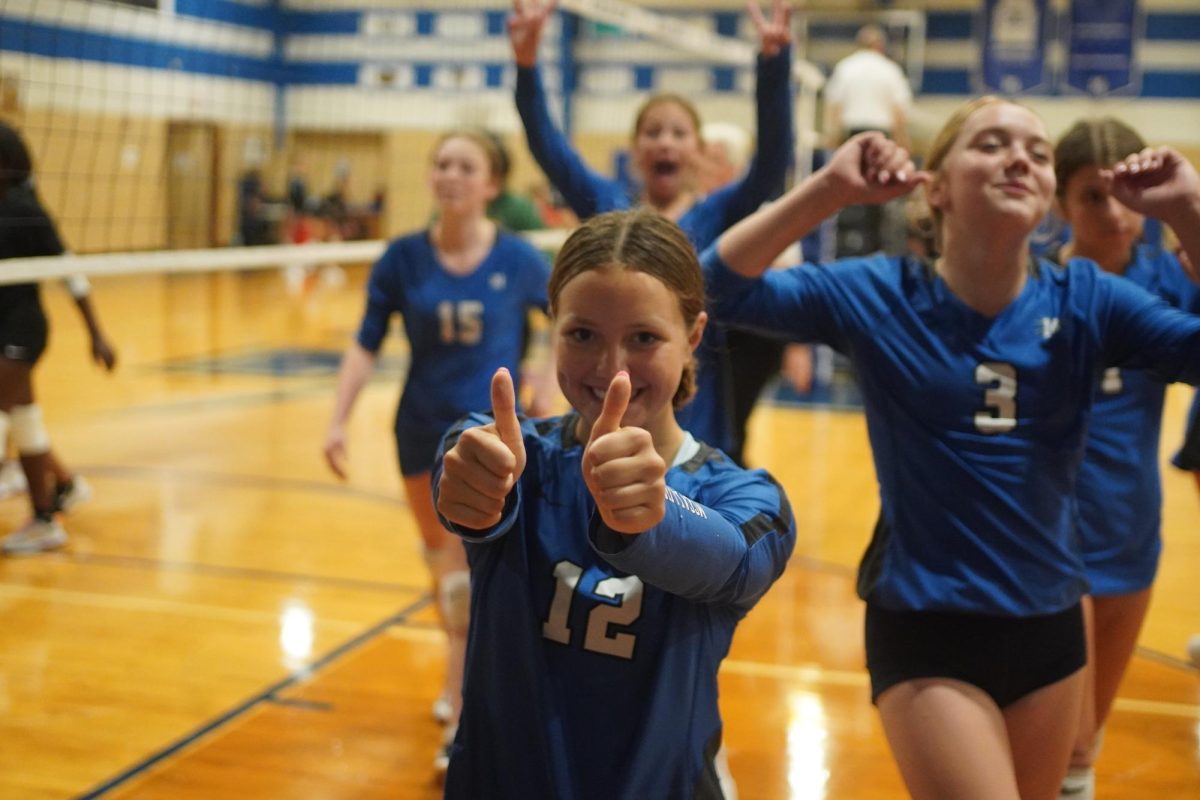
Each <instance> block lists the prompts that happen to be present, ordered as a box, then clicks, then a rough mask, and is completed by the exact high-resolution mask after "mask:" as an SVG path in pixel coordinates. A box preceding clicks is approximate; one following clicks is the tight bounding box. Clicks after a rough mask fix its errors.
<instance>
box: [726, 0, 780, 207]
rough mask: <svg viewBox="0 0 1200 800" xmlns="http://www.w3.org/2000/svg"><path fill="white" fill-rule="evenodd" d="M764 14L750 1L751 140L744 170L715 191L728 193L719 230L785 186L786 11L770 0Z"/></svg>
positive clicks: (775, 0) (754, 1) (753, 0)
mask: <svg viewBox="0 0 1200 800" xmlns="http://www.w3.org/2000/svg"><path fill="white" fill-rule="evenodd" d="M772 5H773V7H772V13H771V18H770V19H768V18H766V17H765V16H764V15H763V13H762V11H761V10H760V9H759V7H758V2H757V0H750V2H749V3H748V8H749V11H750V18H751V20H752V21H753V22H754V27H755V29H756V30H757V32H758V38H759V57H758V61H757V67H756V71H757V74H756V80H755V87H754V96H755V109H756V120H755V124H756V125H757V130H756V132H755V135H756V137H757V140H758V141H757V144H756V146H755V150H754V156H753V157H752V158H751V160H750V165H749V167H748V169H747V170H746V173H745V174H744V175H743V176H742V177H741V178H739V179H738V180H736V181H734V182H733V183H732V184H730V185H728V186H726V187H723V188H722V189H721V190H720V191H719V192H718V194H727V195H728V205H727V206H726V209H725V214H724V224H723V225H722V227H723V228H728V227H729V226H730V225H732V224H733V223H735V222H737V221H738V220H740V219H742V218H744V217H746V216H747V215H748V214H751V213H753V212H754V211H755V210H756V209H757V208H758V207H759V206H761V205H762V204H763V203H765V202H767V201H768V200H770V199H772V198H774V197H777V196H778V195H779V194H780V193H781V192H782V191H783V189H784V186H785V185H786V183H785V181H786V177H787V171H788V168H789V167H790V166H791V165H792V153H793V150H794V147H795V143H796V131H795V127H794V125H793V118H794V115H793V113H792V78H791V76H792V56H791V43H792V34H791V9H790V7H789V6H788V5H787V4H786V3H784V2H783V1H782V0H774V2H773V4H772Z"/></svg>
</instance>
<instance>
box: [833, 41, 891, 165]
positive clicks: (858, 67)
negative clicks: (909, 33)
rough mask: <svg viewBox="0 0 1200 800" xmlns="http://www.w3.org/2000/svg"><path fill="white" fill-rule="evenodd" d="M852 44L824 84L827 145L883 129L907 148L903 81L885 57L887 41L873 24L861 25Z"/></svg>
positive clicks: (889, 60)
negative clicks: (855, 48)
mask: <svg viewBox="0 0 1200 800" xmlns="http://www.w3.org/2000/svg"><path fill="white" fill-rule="evenodd" d="M855 41H856V43H857V44H858V49H857V50H855V51H854V52H853V53H851V54H850V55H848V56H846V57H845V58H843V59H842V60H841V61H839V62H838V63H837V65H836V66H835V67H834V68H833V74H831V75H830V76H829V83H827V84H825V113H826V128H825V129H826V133H828V134H829V138H830V146H836V145H838V144H841V143H842V142H844V141H845V140H846V139H848V138H850V137H851V136H853V135H854V134H856V133H862V132H863V131H883V132H884V133H886V134H887V135H888V137H889V138H891V139H893V140H895V142H896V143H897V144H898V145H900V146H901V147H903V148H905V149H908V147H909V141H908V110H909V106H911V105H912V90H911V89H909V86H908V79H907V78H905V77H904V73H903V72H902V71H901V70H900V67H899V66H897V65H896V62H894V61H892V60H891V59H890V58H888V57H887V55H886V54H885V52H884V48H885V46H886V44H887V39H886V37H885V36H884V33H883V29H882V28H880V27H879V26H878V25H864V26H863V27H862V28H861V29H859V31H858V36H857V37H856V39H855Z"/></svg>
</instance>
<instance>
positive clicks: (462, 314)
mask: <svg viewBox="0 0 1200 800" xmlns="http://www.w3.org/2000/svg"><path fill="white" fill-rule="evenodd" d="M437 315H438V328H439V330H440V335H441V339H442V344H464V345H473V344H479V342H480V340H481V339H483V303H481V302H479V301H478V300H462V301H459V302H457V303H453V302H451V301H449V300H443V301H442V302H440V303H438V305H437Z"/></svg>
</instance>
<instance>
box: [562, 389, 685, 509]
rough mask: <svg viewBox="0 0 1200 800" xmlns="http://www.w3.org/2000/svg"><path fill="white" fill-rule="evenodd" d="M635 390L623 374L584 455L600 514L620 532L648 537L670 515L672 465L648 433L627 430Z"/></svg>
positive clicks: (586, 477)
mask: <svg viewBox="0 0 1200 800" xmlns="http://www.w3.org/2000/svg"><path fill="white" fill-rule="evenodd" d="M631 394H632V388H631V386H630V383H629V375H628V374H626V373H625V372H618V373H617V374H616V376H614V377H613V379H612V383H610V384H609V386H608V393H607V394H606V395H605V397H604V408H603V410H602V411H601V412H600V417H599V418H598V419H597V420H596V422H595V423H594V424H593V425H592V433H591V436H589V437H588V443H587V447H586V448H584V451H583V465H582V468H583V480H584V483H586V484H587V487H588V491H590V492H591V493H592V497H593V498H594V499H595V500H596V509H597V510H598V511H599V512H600V517H601V518H602V519H603V520H604V524H605V525H607V526H608V527H609V528H611V529H612V530H614V531H617V532H618V533H644V532H645V531H647V530H649V529H650V528H653V527H654V526H655V525H657V524H658V523H659V522H661V521H662V518H663V516H664V514H665V513H666V510H665V509H666V493H667V483H666V474H667V465H666V462H665V461H663V459H662V456H660V455H659V454H658V451H656V450H655V449H654V440H653V439H652V438H651V436H650V433H649V431H647V430H645V429H644V428H622V427H621V418H622V417H623V416H625V411H626V409H628V408H629V397H630V395H631Z"/></svg>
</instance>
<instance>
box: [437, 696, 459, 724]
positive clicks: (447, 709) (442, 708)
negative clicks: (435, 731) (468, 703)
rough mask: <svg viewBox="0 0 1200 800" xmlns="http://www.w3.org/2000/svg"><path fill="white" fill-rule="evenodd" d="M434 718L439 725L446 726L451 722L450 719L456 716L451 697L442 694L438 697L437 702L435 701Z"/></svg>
mask: <svg viewBox="0 0 1200 800" xmlns="http://www.w3.org/2000/svg"><path fill="white" fill-rule="evenodd" d="M431 710H432V711H433V718H434V719H435V720H437V721H438V723H439V724H441V725H445V724H447V723H449V722H450V717H451V716H453V715H454V706H453V705H452V704H451V702H450V695H448V694H446V693H445V692H442V693H441V694H439V695H438V697H437V700H434V701H433V708H432V709H431Z"/></svg>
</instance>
